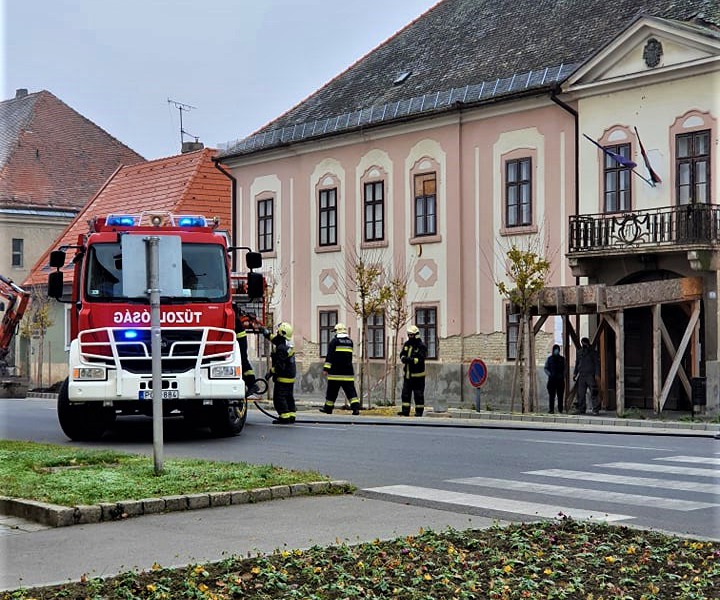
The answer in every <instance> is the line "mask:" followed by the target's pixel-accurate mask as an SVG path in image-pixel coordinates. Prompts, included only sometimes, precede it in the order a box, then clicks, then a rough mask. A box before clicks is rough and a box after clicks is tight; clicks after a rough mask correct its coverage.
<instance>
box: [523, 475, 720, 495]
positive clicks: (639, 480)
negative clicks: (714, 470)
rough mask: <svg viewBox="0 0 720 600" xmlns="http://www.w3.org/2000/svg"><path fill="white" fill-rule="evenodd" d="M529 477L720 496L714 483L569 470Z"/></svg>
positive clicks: (719, 491)
mask: <svg viewBox="0 0 720 600" xmlns="http://www.w3.org/2000/svg"><path fill="white" fill-rule="evenodd" d="M525 473H526V474H527V475H541V476H546V477H560V478H562V479H579V480H581V481H597V482H600V483H616V484H618V485H637V486H640V487H654V488H660V489H668V490H683V491H686V492H699V493H702V494H720V485H716V484H714V483H698V482H695V481H680V480H678V479H658V478H655V477H637V476H634V475H627V476H626V475H611V474H610V473H591V472H588V471H570V470H567V469H542V470H539V471H525Z"/></svg>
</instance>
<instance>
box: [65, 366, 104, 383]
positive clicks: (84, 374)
mask: <svg viewBox="0 0 720 600" xmlns="http://www.w3.org/2000/svg"><path fill="white" fill-rule="evenodd" d="M73 379H75V380H76V381H77V380H85V381H105V380H106V379H107V370H106V369H103V368H102V367H76V368H75V369H73Z"/></svg>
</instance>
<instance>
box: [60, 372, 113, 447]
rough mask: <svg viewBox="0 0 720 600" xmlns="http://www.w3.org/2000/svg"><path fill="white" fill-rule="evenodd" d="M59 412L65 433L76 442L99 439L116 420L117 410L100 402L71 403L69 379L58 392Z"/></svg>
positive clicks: (61, 425)
mask: <svg viewBox="0 0 720 600" xmlns="http://www.w3.org/2000/svg"><path fill="white" fill-rule="evenodd" d="M57 414H58V421H60V427H61V428H62V430H63V433H64V434H65V435H66V436H68V437H69V438H70V439H71V440H73V441H75V442H92V441H95V440H99V439H100V438H101V437H102V436H103V434H104V433H105V431H106V430H107V429H108V427H110V426H111V425H112V424H113V421H115V411H114V410H113V409H110V408H105V407H103V406H102V405H100V404H99V403H97V404H96V403H92V404H88V403H71V402H70V399H69V398H68V380H67V379H66V380H65V381H63V383H62V385H61V386H60V390H59V392H58V403H57Z"/></svg>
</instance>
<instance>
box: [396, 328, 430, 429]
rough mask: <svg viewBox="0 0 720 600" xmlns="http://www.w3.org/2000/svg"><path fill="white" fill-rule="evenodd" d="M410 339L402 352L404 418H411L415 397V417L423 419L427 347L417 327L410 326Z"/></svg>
mask: <svg viewBox="0 0 720 600" xmlns="http://www.w3.org/2000/svg"><path fill="white" fill-rule="evenodd" d="M407 334H408V339H407V341H406V342H405V344H403V347H402V350H401V351H400V361H401V362H402V363H403V365H405V366H404V367H403V386H402V393H401V395H400V398H401V402H402V405H401V410H400V412H399V413H398V414H399V415H402V416H403V417H409V416H410V404H411V397H412V396H414V397H415V416H416V417H422V415H423V411H424V410H425V357H426V356H427V346H425V343H424V342H423V341H422V340H421V339H420V330H419V329H418V328H417V326H416V325H408V328H407Z"/></svg>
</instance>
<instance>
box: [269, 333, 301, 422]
mask: <svg viewBox="0 0 720 600" xmlns="http://www.w3.org/2000/svg"><path fill="white" fill-rule="evenodd" d="M292 334H293V328H292V325H290V323H285V322H283V323H280V324H279V325H278V327H277V331H276V332H275V335H274V336H273V337H272V339H271V340H270V342H271V343H272V345H273V349H272V352H271V353H270V362H271V365H272V366H271V368H270V375H271V377H272V380H273V406H274V407H275V411H276V412H277V414H278V418H277V419H275V420H274V421H273V424H275V425H289V424H291V423H294V422H295V415H296V412H295V393H294V388H295V375H296V373H297V369H296V366H295V348H293V345H292Z"/></svg>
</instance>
